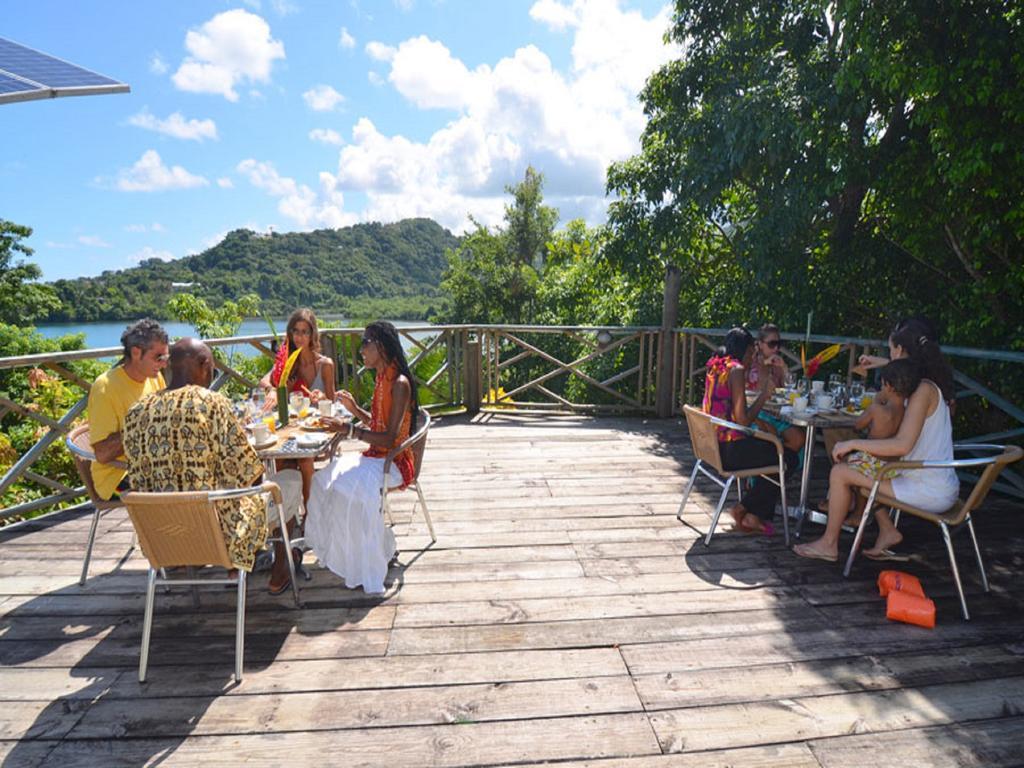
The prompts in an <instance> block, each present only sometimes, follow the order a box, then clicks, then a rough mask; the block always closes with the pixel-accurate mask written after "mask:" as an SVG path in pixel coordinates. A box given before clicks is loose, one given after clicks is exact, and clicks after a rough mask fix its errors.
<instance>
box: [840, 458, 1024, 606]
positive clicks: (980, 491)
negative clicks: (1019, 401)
mask: <svg viewBox="0 0 1024 768" xmlns="http://www.w3.org/2000/svg"><path fill="white" fill-rule="evenodd" d="M953 452H954V455H956V454H958V453H959V454H969V455H977V454H979V453H989V454H992V455H990V456H987V457H983V458H969V459H955V460H953V461H890V462H888V463H886V464H885V465H883V466H882V467H881V468H880V469H879V470H878V473H877V474H876V477H875V482H874V485H872V486H871V490H870V491H869V490H868V489H867V488H862V489H860V490H861V494H862V495H865V496H867V506H866V507H865V513H864V515H863V516H862V517H861V520H860V525H859V526H858V527H857V534H856V536H855V537H854V539H853V546H852V547H851V548H850V554H849V556H848V557H847V559H846V567H845V568H844V569H843V575H844V576H849V575H850V568H851V567H852V566H853V559H854V558H855V557H856V556H857V551H858V550H859V549H860V544H861V541H863V539H864V529H865V527H866V526H867V522H868V519H869V518H870V517H871V515H870V514H868V511H870V510H872V509H873V508H874V507H875V505H879V506H883V507H888V508H889V509H890V510H891V511H892V512H894V513H895V514H896V515H899V513H901V512H906V513H907V514H908V515H913V516H914V517H919V518H921V519H922V520H927V521H928V522H930V523H934V524H935V525H937V526H938V527H939V530H940V531H941V532H942V540H943V541H944V542H945V544H946V552H947V553H948V554H949V566H950V569H951V570H952V571H953V581H955V582H956V591H957V594H958V595H959V596H960V610H961V612H962V613H963V617H964V620H965V621H968V620H970V618H971V616H970V614H969V613H968V612H967V600H966V598H965V597H964V587H963V584H962V583H961V581H960V571H959V570H958V569H957V565H956V554H955V553H954V551H953V541H952V539H951V538H950V535H949V532H950V529H951V528H956V527H959V526H960V525H966V526H967V530H968V531H969V532H970V534H971V542H972V543H973V544H974V556H975V558H976V559H977V561H978V570H979V571H980V572H981V584H982V587H984V589H985V591H986V592H988V591H989V586H988V576H986V574H985V563H984V561H983V560H982V559H981V548H980V547H979V546H978V537H977V535H976V534H975V532H974V523H973V522H972V520H971V515H972V514H973V513H974V512H976V511H977V509H978V507H980V506H981V503H982V502H983V501H985V497H986V496H988V492H989V491H990V490H991V489H992V485H993V483H995V481H996V479H997V478H998V477H999V473H1000V472H1002V471H1003V467H1005V466H1006V465H1007V464H1012V463H1013V462H1015V461H1018V460H1019V459H1020V458H1021V456H1024V450H1022V449H1021V448H1020V447H1018V446H1016V445H1007V446H1003V445H991V444H988V443H976V444H963V445H954V446H953ZM945 468H949V469H969V468H974V469H980V468H984V469H983V471H982V473H981V477H980V478H979V479H978V482H977V484H976V485H975V486H974V490H972V491H971V493H970V495H969V496H968V497H967V499H965V500H962V501H961V500H960V499H957V501H956V503H954V504H953V506H952V507H950V508H949V509H948V510H946V511H945V512H941V513H938V514H936V513H934V512H928V511H926V510H923V509H918V508H917V507H914V506H912V505H910V504H907V503H906V502H902V501H899V500H898V499H895V498H893V497H891V496H886V495H885V494H883V493H879V491H878V486H879V485H880V484H881V482H882V479H883V477H884V475H885V472H886V471H887V470H891V469H898V470H900V471H901V472H913V471H916V470H921V469H945ZM896 519H897V522H898V521H899V518H898V517H897V518H896Z"/></svg>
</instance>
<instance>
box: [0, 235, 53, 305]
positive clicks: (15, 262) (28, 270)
mask: <svg viewBox="0 0 1024 768" xmlns="http://www.w3.org/2000/svg"><path fill="white" fill-rule="evenodd" d="M31 234H32V230H31V229H30V228H29V227H24V226H21V225H20V224H15V223H14V222H13V221H6V220H4V219H0V323H10V324H12V325H30V324H31V323H32V322H33V321H34V320H36V319H37V318H39V317H45V316H46V315H48V314H49V313H50V312H53V311H56V310H57V309H59V308H60V299H58V298H57V294H56V293H55V292H54V290H53V289H52V288H50V287H49V286H47V285H41V284H39V283H37V282H35V281H36V280H38V279H39V278H40V277H42V274H43V273H42V270H40V269H39V267H38V266H37V265H35V264H32V263H28V262H25V261H24V260H22V259H18V258H17V254H22V255H24V256H31V255H32V249H31V248H29V247H28V246H27V245H25V244H24V243H23V242H22V241H23V240H25V239H26V238H28V237H29V236H30V235H31Z"/></svg>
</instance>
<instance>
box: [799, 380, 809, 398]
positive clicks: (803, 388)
mask: <svg viewBox="0 0 1024 768" xmlns="http://www.w3.org/2000/svg"><path fill="white" fill-rule="evenodd" d="M810 390H811V382H810V380H809V379H800V381H798V382H797V383H796V391H797V393H798V394H801V395H805V396H806V395H807V393H808V392H810Z"/></svg>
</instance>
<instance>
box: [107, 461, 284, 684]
mask: <svg viewBox="0 0 1024 768" xmlns="http://www.w3.org/2000/svg"><path fill="white" fill-rule="evenodd" d="M260 494H270V496H271V498H272V499H273V502H274V506H275V507H276V508H277V516H278V523H279V525H280V526H281V535H282V536H283V538H284V544H285V552H287V557H288V569H289V573H290V575H291V580H292V591H293V594H294V597H295V605H296V607H300V606H301V603H300V602H299V592H298V586H297V583H296V579H295V563H294V561H293V560H292V556H291V543H290V542H289V540H288V529H287V526H286V525H285V520H284V506H283V503H282V499H281V489H280V487H279V486H278V485H277V483H273V482H269V481H266V482H264V483H262V484H261V485H256V486H253V487H251V488H232V489H227V490H218V491H183V492H179V493H143V492H139V491H132V492H128V493H125V494H124V496H123V497H122V501H123V502H124V505H125V507H127V508H128V514H129V516H130V517H131V519H132V524H133V525H135V527H136V531H137V532H138V534H139V540H140V541H141V543H142V551H143V553H144V554H145V555H146V558H147V559H148V560H149V564H150V567H149V577H148V580H147V583H146V607H145V613H144V620H143V625H142V648H141V651H140V656H139V682H140V683H143V682H145V681H146V672H147V669H148V666H149V643H150V638H151V637H152V632H153V608H154V604H155V601H156V587H157V585H164V586H171V585H174V586H189V587H192V588H193V595H197V594H198V593H197V592H196V591H195V590H196V587H200V586H211V585H230V586H235V587H237V591H238V605H237V607H236V610H235V680H236V681H240V680H241V679H242V667H243V661H244V655H245V595H246V583H247V576H248V574H247V573H246V572H245V571H244V570H241V569H238V571H237V573H238V575H237V577H236V578H224V579H196V578H192V570H191V566H195V565H218V566H221V567H223V568H227V569H231V568H233V567H234V566H233V564H232V563H231V560H230V558H229V556H228V551H227V545H226V544H225V542H224V539H223V536H221V535H219V534H220V521H219V517H218V512H217V509H216V507H215V506H214V502H216V501H225V500H230V499H241V498H245V497H247V496H255V495H260ZM175 501H178V502H180V503H186V502H188V503H190V504H199V505H202V507H203V509H202V511H201V512H200V513H198V514H195V513H191V514H192V520H191V521H189V522H193V523H195V527H194V528H193V529H192V530H191V531H189V534H190V535H192V536H194V537H199V538H198V540H197V541H196V547H197V552H196V556H195V557H190V556H186V557H171V558H170V559H168V557H166V556H163V555H162V554H161V550H160V547H159V544H160V542H159V535H160V531H159V529H157V530H151V528H150V527H147V521H146V520H145V515H146V512H147V511H148V510H147V507H153V506H158V505H159V506H162V507H166V506H170V507H172V508H173V505H174V503H175ZM154 537H156V538H154ZM186 544H188V542H187V541H186ZM179 546H181V545H180V544H179ZM175 559H185V560H188V561H189V562H173V560H175ZM197 560H208V561H210V562H198V561H197ZM178 566H186V567H188V568H189V577H188V578H184V579H172V578H167V577H166V575H165V571H164V569H165V568H171V567H178Z"/></svg>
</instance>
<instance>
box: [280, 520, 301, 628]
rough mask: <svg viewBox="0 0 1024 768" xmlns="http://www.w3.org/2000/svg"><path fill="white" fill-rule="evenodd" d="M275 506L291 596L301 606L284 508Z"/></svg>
mask: <svg viewBox="0 0 1024 768" xmlns="http://www.w3.org/2000/svg"><path fill="white" fill-rule="evenodd" d="M274 506H275V507H277V524H278V526H279V527H280V529H281V543H282V544H283V546H284V556H285V558H287V560H288V575H289V576H290V577H291V582H292V597H293V598H294V600H295V607H296V608H301V607H302V599H301V598H300V597H299V580H298V579H297V578H295V560H294V559H293V558H292V542H291V539H290V538H289V537H288V524H287V523H286V522H285V519H284V508H283V507H282V506H281V505H280V504H275V505H274Z"/></svg>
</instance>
